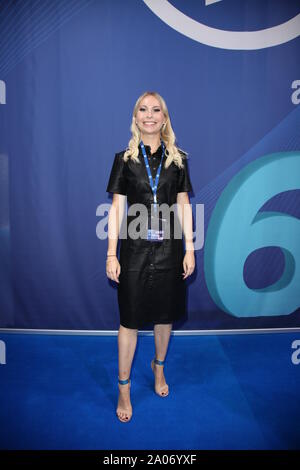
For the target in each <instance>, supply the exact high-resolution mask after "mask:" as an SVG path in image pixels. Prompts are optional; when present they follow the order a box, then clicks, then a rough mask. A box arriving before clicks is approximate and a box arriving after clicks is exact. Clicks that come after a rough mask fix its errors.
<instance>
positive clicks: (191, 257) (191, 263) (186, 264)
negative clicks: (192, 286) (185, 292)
mask: <svg viewBox="0 0 300 470" xmlns="http://www.w3.org/2000/svg"><path fill="white" fill-rule="evenodd" d="M194 269H195V254H194V250H189V251H186V253H185V255H184V258H183V270H184V272H183V273H182V274H183V279H186V278H187V277H188V276H190V275H191V274H192V273H193V272H194Z"/></svg>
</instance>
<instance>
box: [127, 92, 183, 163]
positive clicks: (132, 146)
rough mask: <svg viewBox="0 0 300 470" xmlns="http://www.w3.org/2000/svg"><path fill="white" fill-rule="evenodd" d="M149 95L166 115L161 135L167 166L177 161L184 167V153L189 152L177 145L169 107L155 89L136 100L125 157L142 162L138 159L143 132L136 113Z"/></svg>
mask: <svg viewBox="0 0 300 470" xmlns="http://www.w3.org/2000/svg"><path fill="white" fill-rule="evenodd" d="M148 95H151V96H154V97H155V98H156V99H157V100H158V101H159V103H160V105H161V108H162V111H163V113H164V116H165V124H164V125H163V126H162V128H161V131H160V136H161V140H162V141H163V142H164V144H165V147H166V149H165V154H166V157H167V158H166V162H165V168H168V167H169V166H170V165H171V163H172V162H174V163H175V165H177V166H178V167H179V168H182V167H183V163H182V158H183V156H182V154H183V155H184V156H186V157H187V153H186V152H184V151H183V150H181V149H179V148H178V147H177V145H176V144H175V141H176V137H175V134H174V131H173V128H172V125H171V120H170V116H169V112H168V108H167V105H166V102H165V100H164V99H163V97H162V96H160V95H159V94H158V93H156V92H155V91H146V92H145V93H143V94H142V95H141V96H140V97H139V98H138V99H137V101H136V103H135V106H134V109H133V115H132V122H131V126H130V130H131V133H132V135H131V139H130V140H129V143H128V147H127V149H126V151H125V153H124V156H123V159H124V161H125V162H127V160H128V159H129V158H130V159H131V160H133V161H134V162H136V163H140V160H139V159H138V154H139V148H138V147H139V143H140V141H141V132H140V130H139V128H138V126H137V125H136V121H135V118H136V115H137V111H138V108H139V106H140V103H141V101H142V100H143V99H144V98H145V97H146V96H148Z"/></svg>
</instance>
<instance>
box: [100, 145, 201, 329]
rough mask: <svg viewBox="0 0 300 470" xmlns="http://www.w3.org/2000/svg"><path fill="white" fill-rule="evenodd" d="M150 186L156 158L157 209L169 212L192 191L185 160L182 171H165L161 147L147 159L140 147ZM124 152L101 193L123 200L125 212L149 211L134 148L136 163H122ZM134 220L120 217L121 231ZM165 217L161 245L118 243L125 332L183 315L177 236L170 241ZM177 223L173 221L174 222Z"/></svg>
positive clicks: (149, 199) (140, 240)
mask: <svg viewBox="0 0 300 470" xmlns="http://www.w3.org/2000/svg"><path fill="white" fill-rule="evenodd" d="M145 150H146V153H147V157H148V161H149V166H150V170H151V174H152V178H153V181H155V176H156V172H157V169H158V167H159V164H160V161H161V158H163V161H162V167H161V173H160V178H159V183H158V187H157V201H158V204H159V205H161V204H168V206H169V207H171V206H172V205H173V204H176V202H177V194H178V193H180V192H188V191H192V184H191V181H190V177H189V172H188V165H187V157H186V154H184V153H183V152H181V155H182V157H183V165H184V167H183V168H179V167H178V166H177V165H176V164H175V163H174V162H172V163H171V165H170V166H169V167H168V168H165V167H164V165H165V161H166V159H167V156H166V155H163V156H162V146H161V145H160V147H159V148H158V149H157V150H156V152H154V153H153V154H151V147H150V146H148V145H145ZM124 153H125V151H122V152H119V153H117V154H116V155H115V159H114V162H113V165H112V169H111V174H110V178H109V182H108V185H107V188H106V191H107V192H111V193H117V194H123V195H126V196H127V203H128V211H129V208H130V206H131V205H132V204H136V203H139V204H143V205H144V206H146V207H147V210H148V212H149V213H150V211H151V204H153V201H154V200H153V192H152V189H151V186H150V182H149V177H148V174H147V169H146V165H145V161H144V156H143V154H142V150H141V146H140V145H139V155H138V158H139V160H140V164H139V163H136V162H134V161H133V160H131V159H130V157H129V159H128V160H127V162H125V161H124V160H123V156H124ZM136 217H138V216H132V215H128V214H127V216H126V230H128V227H129V224H130V223H131V222H132V221H133V220H134V219H135V218H136ZM175 217H177V216H176V215H174V216H172V214H171V218H170V223H169V226H170V236H169V237H168V238H165V239H164V240H163V241H158V242H156V241H155V242H153V241H148V240H146V239H144V238H142V237H140V238H137V239H135V240H134V239H133V238H131V237H129V235H128V231H127V232H126V231H125V235H126V234H127V238H126V237H124V238H121V239H120V259H119V262H120V266H121V273H120V276H119V284H118V305H119V311H120V324H121V325H122V326H124V327H126V328H133V329H139V328H141V327H143V326H145V325H147V324H148V323H154V324H166V323H173V321H175V320H179V319H180V318H182V317H184V316H185V315H186V285H185V280H183V274H182V273H183V258H184V248H183V236H182V237H181V238H179V239H178V238H175V237H174V219H175ZM177 220H178V219H177Z"/></svg>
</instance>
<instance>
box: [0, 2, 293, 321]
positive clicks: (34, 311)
mask: <svg viewBox="0 0 300 470" xmlns="http://www.w3.org/2000/svg"><path fill="white" fill-rule="evenodd" d="M0 31H1V34H0V103H1V104H0V120H1V121H0V122H1V125H0V256H1V263H0V290H1V292H0V293H1V296H0V311H1V316H0V327H2V328H7V327H13V328H54V329H99V330H103V329H105V330H110V329H117V328H118V325H119V317H118V305H117V292H116V286H115V285H114V284H113V283H112V282H110V281H109V280H108V279H107V277H106V273H105V257H106V249H107V240H101V239H99V237H98V236H97V233H96V230H97V224H99V222H100V221H101V220H102V219H103V216H100V215H97V208H98V207H99V205H100V204H103V203H111V199H110V198H109V197H108V195H107V193H106V192H105V189H106V185H107V181H108V177H109V174H110V170H111V166H112V162H113V158H114V154H115V153H116V152H118V151H121V150H123V149H124V148H125V147H126V146H127V143H128V140H129V138H130V131H129V126H130V122H131V116H132V111H133V106H134V103H135V101H136V99H137V98H138V96H139V95H140V94H142V93H143V92H144V91H146V90H155V91H158V92H159V93H160V94H161V95H162V96H163V97H164V98H165V100H166V102H167V105H168V107H169V111H170V115H171V120H172V124H173V128H174V130H175V134H176V136H177V142H178V145H179V146H180V147H181V148H183V149H185V150H186V151H187V152H188V153H189V156H190V160H189V167H190V176H191V180H192V184H193V188H194V194H191V195H190V196H191V198H190V199H191V203H192V205H193V210H194V211H195V205H196V204H204V214H205V244H204V247H203V248H202V249H201V250H198V251H197V252H196V256H197V259H196V263H197V269H196V272H195V273H194V275H193V276H192V277H191V278H190V279H189V280H188V281H186V282H187V284H188V312H189V314H188V318H187V320H186V321H184V322H181V323H180V324H177V325H175V326H176V327H177V328H180V329H228V328H262V327H280V328H282V327H292V326H293V327H294V326H300V317H299V308H298V307H299V301H300V288H299V286H300V278H299V276H300V274H299V269H300V244H299V240H300V224H299V217H300V197H299V189H300V132H299V122H300V121H299V120H300V107H299V102H300V62H299V55H300V39H299V34H300V4H299V1H298V0H286V1H284V0H260V1H258V0H240V1H234V0H222V1H217V2H216V1H205V0H188V1H181V0H176V1H175V0H173V1H169V2H168V1H165V0H152V1H150V0H147V1H142V0H113V1H111V0H93V1H87V0H70V1H69V0H61V1H54V0H44V1H42V2H41V1H38V0H31V1H30V0H22V1H21V0H19V1H13V2H11V1H2V2H1V4H0ZM105 217H107V214H105Z"/></svg>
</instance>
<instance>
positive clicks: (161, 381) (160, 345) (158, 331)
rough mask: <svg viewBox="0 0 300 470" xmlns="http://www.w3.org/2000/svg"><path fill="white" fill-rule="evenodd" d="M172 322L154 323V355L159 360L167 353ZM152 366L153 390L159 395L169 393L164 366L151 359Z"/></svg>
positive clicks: (162, 359)
mask: <svg viewBox="0 0 300 470" xmlns="http://www.w3.org/2000/svg"><path fill="white" fill-rule="evenodd" d="M171 331H172V323H169V324H167V325H158V324H157V325H154V341H155V357H156V359H158V360H159V361H164V360H165V357H166V355H167V350H168V345H169V340H170V335H171ZM151 364H152V368H153V372H154V375H155V391H156V393H158V394H159V395H161V396H166V395H168V393H169V387H168V385H167V384H166V380H165V376H164V366H160V365H157V364H155V363H154V362H153V361H152V363H151Z"/></svg>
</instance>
